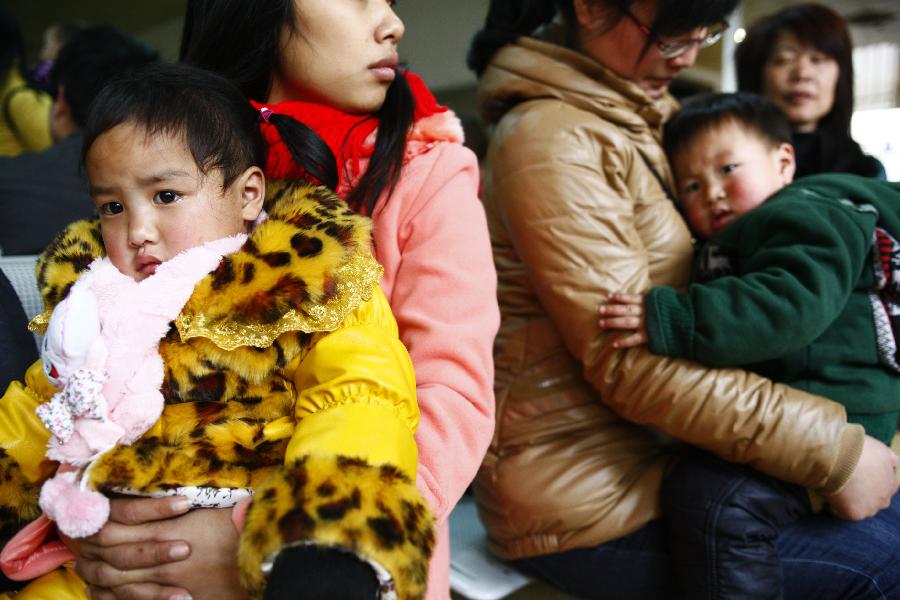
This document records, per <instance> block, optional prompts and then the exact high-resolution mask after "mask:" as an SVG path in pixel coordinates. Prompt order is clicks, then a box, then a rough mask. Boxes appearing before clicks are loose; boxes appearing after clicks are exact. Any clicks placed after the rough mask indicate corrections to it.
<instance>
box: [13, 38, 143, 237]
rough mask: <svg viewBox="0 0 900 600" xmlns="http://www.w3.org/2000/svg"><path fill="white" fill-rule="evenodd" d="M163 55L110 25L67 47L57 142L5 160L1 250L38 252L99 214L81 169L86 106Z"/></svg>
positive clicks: (59, 68)
mask: <svg viewBox="0 0 900 600" xmlns="http://www.w3.org/2000/svg"><path fill="white" fill-rule="evenodd" d="M158 59H159V54H158V53H157V52H156V51H155V50H153V49H151V48H150V47H148V46H147V45H145V44H144V43H143V42H141V41H139V40H137V39H136V38H134V37H132V36H130V35H128V34H126V33H124V32H123V31H121V30H119V29H117V28H115V27H112V26H109V25H97V26H93V27H86V28H83V29H81V30H79V31H78V32H76V33H75V34H74V35H73V36H72V39H71V40H69V42H67V43H66V44H65V45H64V46H63V47H62V49H61V50H60V51H59V55H58V56H57V57H56V60H55V61H54V64H53V69H52V70H51V71H50V78H49V81H50V84H51V85H52V88H53V89H54V90H55V98H54V100H53V107H52V110H51V112H50V127H51V130H52V132H53V139H54V141H55V142H56V143H55V144H54V145H53V146H52V147H50V148H48V149H47V150H45V151H43V152H29V153H25V154H21V155H19V156H16V157H7V158H0V250H2V252H3V254H37V253H39V252H41V251H42V250H43V249H44V248H45V247H46V246H47V244H49V243H50V241H51V240H52V239H53V238H54V237H55V236H56V234H57V233H59V231H61V230H62V229H63V228H64V227H65V226H66V225H68V224H69V223H71V222H73V221H77V220H78V219H83V218H85V217H89V216H91V215H92V214H93V210H94V209H93V206H94V205H93V203H92V202H91V197H90V193H89V189H88V183H87V179H86V177H85V174H84V172H83V170H82V169H81V142H82V136H81V128H82V127H83V125H84V122H85V119H86V118H87V114H88V109H89V107H90V105H91V103H92V102H93V101H94V98H96V96H97V94H99V93H100V90H101V89H103V86H104V85H106V83H107V82H109V81H110V79H113V78H115V77H116V76H118V75H121V74H123V73H126V72H128V71H129V70H132V69H134V68H136V67H139V66H142V65H145V64H148V63H150V62H154V61H156V60H158Z"/></svg>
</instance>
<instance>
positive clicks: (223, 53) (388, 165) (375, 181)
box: [180, 0, 414, 214]
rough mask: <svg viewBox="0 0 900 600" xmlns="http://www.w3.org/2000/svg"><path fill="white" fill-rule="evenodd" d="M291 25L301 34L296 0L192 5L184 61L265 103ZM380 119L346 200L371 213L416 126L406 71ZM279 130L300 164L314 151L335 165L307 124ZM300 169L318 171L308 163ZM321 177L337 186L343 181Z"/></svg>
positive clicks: (210, 0)
mask: <svg viewBox="0 0 900 600" xmlns="http://www.w3.org/2000/svg"><path fill="white" fill-rule="evenodd" d="M284 27H290V28H292V29H294V30H296V29H297V23H296V18H295V13H294V2H293V0H188V3H187V12H186V14H185V19H184V30H183V33H182V38H181V52H180V55H181V61H183V62H185V63H188V64H191V65H195V66H197V67H201V68H204V69H209V70H211V71H213V72H215V73H218V74H220V75H223V76H224V77H227V78H228V79H230V80H231V81H233V82H234V83H235V84H236V85H237V86H238V87H239V88H240V89H241V91H242V92H243V93H244V94H245V95H246V97H248V98H251V99H253V100H258V101H262V102H264V101H265V100H266V99H267V98H268V96H269V93H270V92H271V89H272V82H273V75H274V72H275V70H276V69H277V68H278V66H279V65H280V64H281V55H280V53H281V47H280V40H281V33H282V31H283V28H284ZM373 117H374V118H377V119H378V136H377V138H376V140H375V150H374V153H373V154H372V157H371V159H370V161H369V167H368V169H367V170H366V172H365V174H364V175H363V177H362V178H361V180H360V181H359V182H358V183H357V184H356V186H355V187H354V189H353V190H352V191H351V192H350V195H349V197H348V198H347V202H348V204H350V206H352V207H353V208H355V209H357V210H365V211H368V212H369V214H371V212H372V211H373V210H374V209H375V205H376V203H377V201H378V199H379V198H380V197H381V196H382V194H383V193H384V192H385V191H386V192H387V194H388V195H390V193H391V192H392V191H393V189H394V187H395V186H396V184H397V181H398V180H399V178H400V170H401V168H402V165H403V157H404V154H405V150H406V138H407V134H408V132H409V128H410V127H411V126H412V123H413V117H414V102H413V97H412V92H411V91H410V89H409V84H408V83H407V81H406V78H405V77H404V76H403V73H402V72H401V71H399V70H398V71H397V76H396V78H395V79H394V81H393V82H392V83H391V85H390V87H389V88H388V91H387V95H386V97H385V100H384V104H382V106H381V108H380V109H379V110H378V111H376V112H375V113H374V114H373ZM275 125H276V127H277V128H278V130H279V133H280V134H281V136H282V139H283V140H284V141H285V143H286V144H287V145H288V147H289V148H290V149H291V153H292V155H293V156H294V157H295V159H297V158H303V157H305V156H308V155H309V154H311V153H312V154H315V155H316V156H319V157H323V161H322V162H325V163H327V162H328V161H327V160H324V159H325V158H327V156H328V155H329V154H331V151H330V149H329V148H328V146H327V145H326V144H325V142H324V141H322V140H321V139H320V138H319V137H318V135H316V134H315V132H313V131H312V130H311V129H309V128H308V127H305V126H303V127H298V126H297V125H302V124H301V123H299V122H297V121H295V120H294V119H291V118H290V117H283V118H282V119H278V123H276V124H275ZM332 160H334V157H333V156H332ZM300 166H301V167H302V168H303V169H304V170H305V171H306V172H308V173H313V172H314V171H311V170H310V168H308V166H307V165H306V164H304V163H302V162H301V163H300ZM316 168H317V169H318V170H319V172H328V171H329V170H330V167H327V165H324V164H321V165H319V166H318V167H314V170H315V169H316ZM335 168H336V167H335ZM335 173H336V170H335ZM316 177H317V178H318V179H320V181H321V182H322V183H325V184H326V185H329V187H332V188H334V187H336V182H331V181H326V180H323V179H321V178H320V177H318V176H316ZM335 179H336V177H335ZM332 183H334V184H333V185H332Z"/></svg>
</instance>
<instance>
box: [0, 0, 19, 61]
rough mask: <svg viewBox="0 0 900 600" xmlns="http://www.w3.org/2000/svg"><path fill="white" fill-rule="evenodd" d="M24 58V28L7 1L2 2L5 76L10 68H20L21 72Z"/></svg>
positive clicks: (0, 43) (0, 48) (0, 54)
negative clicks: (7, 4)
mask: <svg viewBox="0 0 900 600" xmlns="http://www.w3.org/2000/svg"><path fill="white" fill-rule="evenodd" d="M24 60H25V43H24V41H23V39H22V30H21V29H20V28H19V23H18V21H17V20H16V16H15V15H14V14H13V12H12V11H11V10H10V9H9V8H8V7H7V6H6V3H3V4H0V74H2V75H3V76H5V75H6V74H7V73H9V71H10V69H18V70H19V72H20V73H21V72H22V63H23V62H24Z"/></svg>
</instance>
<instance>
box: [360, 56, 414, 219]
mask: <svg viewBox="0 0 900 600" xmlns="http://www.w3.org/2000/svg"><path fill="white" fill-rule="evenodd" d="M395 72H396V74H397V76H396V79H394V82H393V83H392V84H391V86H390V87H389V88H388V91H387V95H386V96H385V98H384V104H382V105H381V108H380V109H378V112H376V113H375V114H374V115H372V117H373V118H377V119H378V134H377V136H376V138H375V149H374V150H373V152H372V158H371V159H370V160H369V167H368V168H367V169H366V172H365V174H364V175H363V176H362V178H360V180H359V182H358V183H357V184H356V185H355V186H354V187H353V191H352V192H350V195H349V196H348V197H347V204H349V205H350V206H351V207H352V208H353V209H355V210H358V211H361V212H363V213H364V214H368V215H371V214H372V213H373V212H374V210H375V205H376V204H377V203H378V199H379V198H381V196H382V194H383V193H384V192H385V191H387V197H390V195H391V193H392V192H393V191H394V187H395V186H396V185H397V181H399V179H400V169H401V168H402V167H403V159H404V156H405V154H406V136H407V135H408V134H409V129H410V127H412V124H413V122H414V120H415V100H414V99H413V94H412V91H411V90H410V89H409V83H408V82H407V81H406V77H405V76H404V75H403V71H401V70H400V69H396V70H395Z"/></svg>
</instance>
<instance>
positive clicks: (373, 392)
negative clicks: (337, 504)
mask: <svg viewBox="0 0 900 600" xmlns="http://www.w3.org/2000/svg"><path fill="white" fill-rule="evenodd" d="M294 384H295V386H296V390H297V400H296V408H295V415H296V417H297V425H296V428H295V431H294V435H293V437H292V439H291V442H290V444H289V445H288V450H287V456H286V457H285V462H288V463H289V462H290V461H292V460H294V459H297V458H300V457H303V456H306V455H309V454H317V455H342V456H347V457H353V458H360V459H363V460H365V461H366V462H368V463H369V464H371V465H393V466H395V467H397V468H399V469H400V470H401V472H403V473H404V474H405V475H407V476H408V477H409V478H410V479H411V480H413V481H415V478H416V468H417V460H418V456H417V450H416V444H415V441H414V439H413V435H414V434H415V431H416V426H417V425H418V421H419V409H418V405H417V404H416V380H415V375H414V373H413V367H412V362H411V361H410V358H409V354H408V353H407V351H406V348H405V347H404V346H403V344H402V343H401V342H400V339H399V337H398V332H397V323H396V321H395V320H394V316H393V314H392V313H391V309H390V306H389V305H388V302H387V299H386V298H385V297H384V294H383V293H382V291H381V288H380V287H378V286H377V285H376V286H375V290H374V293H373V294H372V298H371V299H370V300H369V301H368V302H365V303H364V304H362V305H360V306H359V307H358V308H356V309H355V310H354V311H353V312H351V313H350V314H349V315H347V317H346V318H345V319H344V321H343V323H342V325H341V327H340V328H338V329H337V330H335V331H332V332H328V333H325V334H321V337H320V339H319V340H317V341H316V343H315V345H314V346H313V347H312V349H311V350H310V352H309V353H308V354H307V355H306V356H304V357H303V359H302V361H300V363H299V365H298V366H297V368H296V370H295V371H294Z"/></svg>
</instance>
